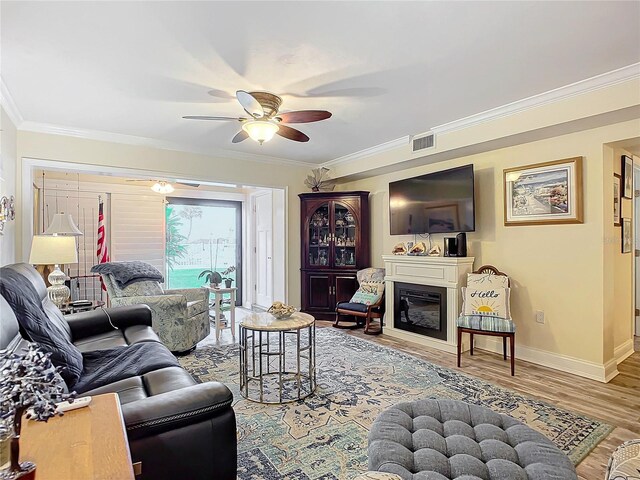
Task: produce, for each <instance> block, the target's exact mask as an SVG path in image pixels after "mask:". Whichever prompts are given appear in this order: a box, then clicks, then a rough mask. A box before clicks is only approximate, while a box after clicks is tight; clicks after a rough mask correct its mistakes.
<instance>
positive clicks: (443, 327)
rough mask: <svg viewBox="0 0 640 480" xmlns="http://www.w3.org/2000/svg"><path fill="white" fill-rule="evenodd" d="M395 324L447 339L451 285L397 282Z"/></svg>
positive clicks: (401, 327) (409, 330) (395, 325)
mask: <svg viewBox="0 0 640 480" xmlns="http://www.w3.org/2000/svg"><path fill="white" fill-rule="evenodd" d="M393 295H394V302H393V303H394V312H393V313H394V315H393V326H394V327H395V328H398V329H400V330H406V331H408V332H413V333H419V334H420V335H426V336H428V337H433V338H439V339H440V340H447V289H446V288H444V287H432V286H429V285H417V284H413V283H394V290H393Z"/></svg>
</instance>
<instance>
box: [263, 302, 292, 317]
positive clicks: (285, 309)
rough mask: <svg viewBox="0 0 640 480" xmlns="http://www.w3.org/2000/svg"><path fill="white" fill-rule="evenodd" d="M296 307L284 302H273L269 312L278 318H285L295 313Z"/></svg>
mask: <svg viewBox="0 0 640 480" xmlns="http://www.w3.org/2000/svg"><path fill="white" fill-rule="evenodd" d="M295 311H296V309H295V307H293V306H291V305H287V304H285V303H282V302H273V305H271V306H270V307H269V309H268V310H267V312H269V313H270V314H271V315H273V316H274V317H276V319H278V320H284V319H286V318H289V317H291V315H293V314H294V313H295Z"/></svg>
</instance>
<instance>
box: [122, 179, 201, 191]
mask: <svg viewBox="0 0 640 480" xmlns="http://www.w3.org/2000/svg"><path fill="white" fill-rule="evenodd" d="M127 182H155V183H154V184H153V185H152V186H151V190H153V191H154V192H156V193H171V192H173V191H174V190H175V189H174V188H173V185H171V183H169V182H167V181H166V180H156V179H153V178H150V179H148V180H143V179H129V180H127ZM174 183H176V184H178V185H184V186H185V187H192V188H198V187H199V186H200V184H199V183H190V182H174Z"/></svg>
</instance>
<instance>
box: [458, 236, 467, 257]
mask: <svg viewBox="0 0 640 480" xmlns="http://www.w3.org/2000/svg"><path fill="white" fill-rule="evenodd" d="M456 244H457V249H456V257H466V256H467V234H466V233H459V234H458V235H456Z"/></svg>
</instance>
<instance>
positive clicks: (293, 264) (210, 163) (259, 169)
mask: <svg viewBox="0 0 640 480" xmlns="http://www.w3.org/2000/svg"><path fill="white" fill-rule="evenodd" d="M18 158H20V159H21V165H22V162H24V159H39V160H54V161H59V162H67V163H73V164H77V165H95V166H98V167H116V168H118V167H119V168H129V169H137V170H140V171H146V172H150V173H154V174H156V175H166V176H169V177H171V176H174V177H178V178H186V179H192V180H200V181H212V182H223V183H238V184H244V185H254V186H264V187H280V188H286V189H287V196H288V198H287V200H288V201H287V208H288V211H287V236H288V238H287V241H288V255H287V262H288V265H287V274H288V279H287V285H288V299H289V301H290V302H291V303H293V304H294V305H296V306H299V304H300V272H299V269H300V254H299V252H300V235H299V233H298V232H299V231H300V213H299V212H300V207H299V200H298V197H297V195H298V193H300V192H302V191H304V190H305V188H304V185H303V181H304V178H305V175H306V174H307V171H308V169H307V168H306V167H303V166H299V167H298V166H283V165H273V164H267V163H259V162H252V161H244V160H242V161H241V160H236V159H234V160H229V159H225V158H216V157H210V156H206V155H197V154H192V153H185V152H176V151H171V150H162V149H157V148H151V147H143V146H133V145H125V144H117V143H111V142H103V141H97V140H88V139H81V138H75V137H68V136H61V135H51V134H43V133H34V132H26V131H19V132H18ZM21 165H20V168H19V170H20V171H19V172H18V178H19V184H18V187H19V188H18V189H19V190H20V192H19V194H20V196H21V197H20V198H22V197H24V196H25V195H30V192H22V191H21V190H22V188H21V183H22V180H21V178H22V175H21V174H22V172H21V170H22V166H21ZM95 170H98V171H99V170H100V168H97V169H95ZM25 218H26V217H25ZM29 222H30V220H29V219H26V220H25V219H23V218H20V222H19V225H18V227H19V229H20V231H19V235H18V252H17V254H18V258H20V259H24V258H26V255H28V252H26V251H24V250H25V248H23V245H22V244H23V243H24V241H23V238H26V239H29V238H30V235H31V225H30V224H29ZM284 240H285V239H282V241H284Z"/></svg>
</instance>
